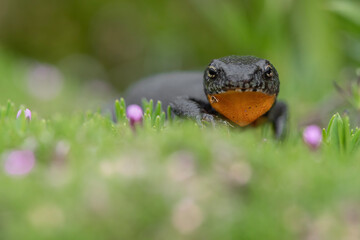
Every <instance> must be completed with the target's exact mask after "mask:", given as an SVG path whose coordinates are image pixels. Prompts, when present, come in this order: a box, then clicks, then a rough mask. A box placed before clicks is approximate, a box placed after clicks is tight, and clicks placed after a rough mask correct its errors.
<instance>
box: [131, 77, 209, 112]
mask: <svg viewBox="0 0 360 240" xmlns="http://www.w3.org/2000/svg"><path fill="white" fill-rule="evenodd" d="M178 96H188V97H191V98H196V99H200V100H203V101H206V102H207V99H206V96H205V93H204V87H203V73H202V72H197V71H193V72H173V73H163V74H159V75H155V76H152V77H149V78H145V79H143V80H140V81H139V82H137V83H135V84H134V85H132V86H131V87H130V88H129V89H128V90H127V91H126V92H125V95H124V98H125V101H126V104H127V105H129V104H138V105H141V100H142V98H146V99H148V100H150V99H153V100H154V102H155V103H156V101H158V100H159V101H161V102H162V104H163V108H164V109H166V107H167V106H168V105H169V103H170V102H171V101H173V100H174V99H175V98H176V97H178Z"/></svg>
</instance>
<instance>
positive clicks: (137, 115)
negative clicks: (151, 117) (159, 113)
mask: <svg viewBox="0 0 360 240" xmlns="http://www.w3.org/2000/svg"><path fill="white" fill-rule="evenodd" d="M126 116H127V118H128V119H129V122H130V125H131V126H132V127H134V126H135V124H137V123H141V122H142V118H143V111H142V108H141V107H140V106H138V105H136V104H132V105H129V106H128V107H127V109H126Z"/></svg>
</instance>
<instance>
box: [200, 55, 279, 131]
mask: <svg viewBox="0 0 360 240" xmlns="http://www.w3.org/2000/svg"><path fill="white" fill-rule="evenodd" d="M279 85H280V82H279V75H278V73H277V71H276V69H275V67H274V66H273V65H272V64H271V63H270V62H269V61H268V60H265V59H261V58H257V57H253V56H229V57H224V58H219V59H215V60H213V61H212V62H211V63H210V64H209V66H208V67H207V69H206V71H205V73H204V90H205V94H206V96H207V98H208V100H209V103H210V105H211V107H212V108H214V109H215V110H216V111H217V112H218V113H220V114H221V115H223V116H224V117H226V118H227V119H229V120H230V121H232V122H234V123H236V124H237V125H239V126H246V125H249V124H250V123H252V122H254V121H255V120H256V119H258V118H259V117H260V116H262V115H264V114H265V113H266V112H268V111H269V110H270V108H271V107H272V106H273V104H274V103H275V100H276V97H277V95H278V93H279Z"/></svg>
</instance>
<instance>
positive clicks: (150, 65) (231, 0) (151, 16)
mask: <svg viewBox="0 0 360 240" xmlns="http://www.w3.org/2000/svg"><path fill="white" fill-rule="evenodd" d="M359 12H360V3H359V1H340V0H339V1H329V0H318V1H312V0H303V1H295V0H256V1H254V0H251V1H250V0H244V1H235V0H222V1H215V0H183V1H165V0H156V1H145V0H138V1H131V0H120V1H113V0H112V1H111V0H88V1H79V0H67V1H65V0H33V1H25V0H1V1H0V46H1V48H0V49H1V50H0V71H4V69H7V71H6V74H5V73H3V74H0V84H1V85H0V89H1V90H0V101H2V102H4V101H5V100H7V99H12V100H13V101H15V103H16V104H20V103H25V104H27V105H29V106H31V107H32V108H33V109H34V110H37V111H38V112H41V113H42V114H43V115H47V114H51V113H53V112H54V111H59V110H62V111H73V110H74V109H81V108H94V107H98V106H101V104H104V103H106V102H107V101H109V100H110V99H112V98H114V97H115V96H119V95H118V93H119V92H121V91H122V90H123V89H124V88H126V87H127V86H128V85H129V84H131V83H132V82H134V81H136V80H138V79H139V78H141V77H144V76H147V75H150V74H154V73H158V72H165V71H172V70H194V69H199V70H202V69H203V68H204V66H206V65H207V64H208V63H209V61H210V60H211V59H213V58H218V57H222V56H225V55H231V54H236V55H256V56H259V57H262V58H267V59H269V60H271V61H272V62H273V64H274V65H275V66H276V67H277V69H278V72H279V73H280V80H281V90H280V98H283V99H286V100H287V101H288V102H289V103H290V105H294V104H296V108H297V111H296V112H295V113H294V114H295V116H297V115H298V114H299V115H300V114H304V113H305V112H306V111H308V109H309V106H310V107H311V106H312V105H311V104H312V103H313V102H316V101H319V100H321V99H323V98H324V97H326V96H327V95H329V94H331V93H332V92H333V86H332V82H333V81H338V82H339V81H340V82H341V81H344V79H349V78H351V77H352V76H355V72H356V68H357V67H359V65H360V14H359ZM44 63H46V64H51V65H52V67H54V68H51V69H49V68H47V67H49V66H47V65H45V68H43V70H41V69H40V70H39V67H41V66H43V65H41V64H44ZM39 64H40V65H39ZM11 68H13V72H12V73H11V74H10V73H9V72H11V71H9V69H11ZM34 71H35V73H34ZM36 72H38V73H36ZM29 74H30V77H29ZM46 74H48V77H43V78H44V79H45V80H43V81H41V80H38V79H39V78H41V76H44V75H46ZM7 75H11V76H7ZM21 76H22V77H21ZM49 76H51V77H49ZM29 78H30V79H33V82H31V80H30V83H29ZM24 79H25V80H24ZM34 79H35V80H34ZM47 79H52V80H51V81H50V82H49V80H47ZM59 79H60V80H59ZM59 81H61V83H59ZM29 85H32V86H35V87H33V88H35V89H32V90H31V89H30V90H29ZM40 85H41V86H43V89H40V90H39V89H36V88H37V87H36V86H40ZM47 89H53V90H50V92H47V91H48V90H47ZM59 89H60V90H59ZM42 91H43V92H44V91H45V92H47V93H46V94H45V95H48V96H47V97H43V96H40V97H39V96H38V95H41V92H42ZM51 91H54V93H52V92H51ZM49 103H51V104H49ZM50 106H51V107H50ZM55 106H56V107H55Z"/></svg>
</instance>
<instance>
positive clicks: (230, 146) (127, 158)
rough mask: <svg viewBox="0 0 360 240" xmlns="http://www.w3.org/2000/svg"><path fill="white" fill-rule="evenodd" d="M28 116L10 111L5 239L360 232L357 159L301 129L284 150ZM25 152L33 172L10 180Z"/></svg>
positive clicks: (98, 119)
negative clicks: (13, 157)
mask: <svg viewBox="0 0 360 240" xmlns="http://www.w3.org/2000/svg"><path fill="white" fill-rule="evenodd" d="M17 110H18V106H14V105H13V104H12V103H10V102H9V103H8V104H7V105H3V106H2V107H1V110H0V129H1V134H0V151H1V154H2V165H1V173H0V238H1V239H304V238H310V237H311V236H313V237H314V236H319V237H320V239H346V237H349V236H359V235H356V234H360V233H359V228H358V226H359V214H360V213H359V207H360V205H359V200H360V191H358V186H359V182H360V175H359V171H360V162H359V161H358V159H359V157H360V156H359V153H358V152H355V153H353V154H352V155H345V154H336V153H335V154H334V152H333V151H331V150H329V149H327V148H320V149H319V150H318V151H312V150H310V149H309V148H307V146H306V145H305V144H304V143H303V141H302V138H301V133H300V132H298V131H297V130H294V129H293V130H292V131H291V133H290V136H289V138H288V139H287V140H285V141H283V142H278V141H276V140H274V139H273V138H272V136H271V133H270V132H269V131H268V129H267V127H263V128H257V129H248V130H244V131H238V130H234V129H228V128H226V127H217V128H212V127H199V126H197V125H196V124H195V123H194V122H192V121H180V120H176V121H174V122H172V123H170V122H168V121H165V122H164V123H163V124H161V125H160V126H158V127H156V128H154V127H153V125H152V124H149V125H146V124H143V126H140V125H139V126H137V127H136V130H135V131H133V130H132V129H131V128H130V127H129V126H128V124H127V122H126V121H120V122H119V123H116V124H114V123H113V122H112V121H111V119H110V117H108V116H103V115H101V114H100V113H97V112H89V113H78V114H73V115H66V116H65V115H61V114H59V115H56V116H53V117H50V118H45V119H43V118H42V117H40V116H37V115H36V113H33V116H32V120H31V121H28V120H26V119H25V117H24V116H21V117H20V118H19V119H16V112H17ZM145 112H146V111H145ZM160 114H161V113H160ZM155 118H156V116H155ZM21 149H27V150H31V151H33V152H34V153H35V157H36V165H35V167H34V169H33V170H32V171H31V172H30V173H29V174H28V175H26V176H22V177H16V176H12V175H9V174H7V173H6V172H5V171H4V169H3V163H4V161H5V160H6V156H7V154H8V153H9V152H11V151H13V150H21ZM354 234H355V235H354Z"/></svg>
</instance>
